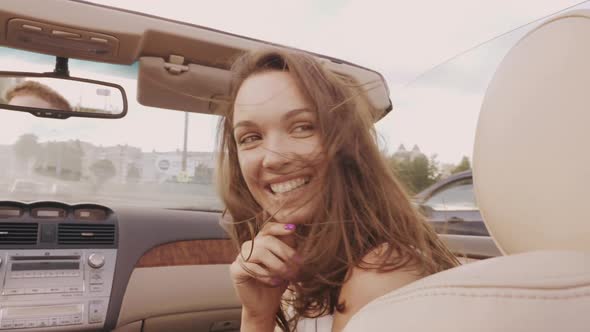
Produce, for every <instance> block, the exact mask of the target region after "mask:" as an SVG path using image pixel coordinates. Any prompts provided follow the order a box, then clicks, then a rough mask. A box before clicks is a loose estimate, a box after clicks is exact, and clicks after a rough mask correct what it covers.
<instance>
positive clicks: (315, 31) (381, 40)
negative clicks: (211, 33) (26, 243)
mask: <svg viewBox="0 0 590 332" xmlns="http://www.w3.org/2000/svg"><path fill="white" fill-rule="evenodd" d="M93 2H97V3H101V4H105V5H110V6H114V7H120V8H125V9H130V10H135V11H140V12H145V13H148V14H152V15H156V16H162V17H166V18H172V19H175V20H179V21H184V22H188V23H192V24H198V25H202V26H207V27H211V28H215V29H219V30H223V31H227V32H232V33H236V34H239V35H243V36H248V37H253V38H258V39H262V40H265V41H270V42H275V43H279V44H283V45H287V46H292V47H296V48H300V49H303V50H307V51H312V52H316V53H320V54H324V55H328V56H332V57H336V58H341V59H344V60H347V61H351V62H353V63H356V64H359V65H362V66H365V67H368V68H371V69H374V70H377V71H379V72H380V73H382V74H383V75H384V77H385V79H386V81H387V83H388V85H389V88H390V91H391V96H390V97H391V100H392V101H393V104H394V111H393V112H392V113H391V114H390V115H388V116H387V117H386V118H385V119H383V120H381V121H380V122H379V123H378V124H377V129H378V133H379V135H380V136H381V138H382V142H383V143H382V144H383V146H384V148H385V149H386V150H387V151H388V152H393V151H395V150H396V148H397V147H398V146H399V144H404V145H405V146H406V147H407V148H411V147H412V146H413V145H414V144H417V145H419V146H420V148H421V149H422V150H423V152H425V153H426V154H428V155H433V154H437V155H438V159H439V160H440V161H442V162H455V163H456V162H459V160H460V158H461V157H462V156H463V155H467V156H470V155H471V146H472V144H473V135H474V129H475V124H476V121H477V114H478V110H479V106H480V103H481V97H482V95H483V93H484V92H485V86H486V84H487V82H488V80H489V78H490V77H491V75H492V74H493V69H494V68H495V66H497V64H498V63H499V61H500V60H501V59H502V57H503V56H504V54H505V53H506V52H507V51H508V50H509V48H510V46H511V45H512V44H513V43H514V42H516V41H517V40H518V38H519V36H521V35H522V33H524V32H526V29H523V30H520V31H519V32H517V33H514V34H511V35H509V36H507V37H505V38H501V39H499V40H497V41H495V42H493V43H490V44H488V45H486V46H484V47H482V48H480V49H478V50H475V51H472V52H469V53H468V54H466V55H465V56H462V57H459V58H457V59H455V60H453V61H451V62H449V63H447V64H446V65H444V66H442V67H440V68H437V69H435V70H431V71H428V70H429V69H431V68H433V67H434V66H436V65H437V64H440V63H441V62H444V61H445V60H447V59H449V58H451V57H453V56H454V55H456V54H458V53H461V52H462V51H465V50H467V49H470V48H471V47H473V46H474V45H477V44H479V43H481V42H482V41H485V40H488V39H491V38H493V37H496V36H498V35H499V34H502V33H505V32H507V31H509V30H511V29H514V28H516V27H518V26H521V25H523V24H525V23H528V22H531V21H533V20H535V19H538V18H541V17H543V16H546V15H548V14H551V13H553V12H556V11H558V10H561V9H563V8H566V7H569V6H572V5H574V4H576V3H578V2H579V1H576V0H445V1H440V0H423V1H407V0H340V1H337V0H297V1H295V0H293V1H279V0H248V1H230V0H215V1H213V0H210V1H200V0H185V1H181V0H167V1H156V0H142V1H139V0H97V1H93ZM0 64H1V62H0ZM426 71H428V72H427V74H425V75H421V74H422V73H424V72H426ZM420 75H421V76H420ZM416 77H419V78H418V79H416ZM94 78H96V77H94ZM128 96H130V97H131V98H133V97H134V96H135V91H133V90H132V91H128ZM159 112H160V113H159ZM161 112H167V113H165V115H166V122H165V124H166V129H165V130H163V129H162V123H163V122H162V117H163V116H164V115H163V114H164V113H161ZM172 113H173V114H172ZM15 114H17V115H15ZM15 114H13V115H11V116H9V117H10V118H11V119H12V120H10V121H14V123H16V122H18V121H19V120H18V119H17V118H18V116H20V117H21V118H22V114H18V113H15ZM3 116H4V118H3V119H2V121H3V122H5V121H7V120H9V119H8V117H7V116H6V115H3ZM29 120H30V119H29ZM70 120H72V121H70ZM182 120H183V115H182V113H181V112H170V111H157V110H151V111H150V110H149V109H145V108H144V109H141V110H138V111H136V112H135V113H133V112H130V113H129V114H128V116H127V117H126V118H125V119H122V120H104V123H103V124H101V128H100V130H99V131H97V129H96V128H92V125H91V124H92V123H91V122H88V120H86V119H69V120H67V121H68V122H67V123H63V122H62V123H56V122H53V123H52V125H51V126H47V122H46V121H45V120H39V121H37V122H35V123H33V124H31V123H28V124H20V122H19V124H15V125H14V126H12V128H11V129H12V130H5V131H4V133H0V144H3V143H7V142H8V141H9V140H10V138H9V137H10V136H11V135H12V137H13V138H12V140H14V139H15V138H14V137H15V136H14V135H15V133H16V132H17V131H18V130H17V129H15V128H21V127H22V126H28V128H34V130H35V131H36V132H37V131H38V132H40V133H42V135H41V136H42V139H62V138H64V137H65V136H64V135H69V137H72V136H75V137H76V138H80V139H83V140H94V141H100V142H101V144H112V143H113V142H119V143H121V144H130V145H134V146H140V147H141V148H142V149H143V150H147V151H151V150H152V149H155V150H167V151H169V150H175V149H176V148H181V146H182V145H181V144H182V143H181V141H182V140H181V139H179V138H178V137H179V136H178V134H179V133H181V132H182V124H183V122H182ZM132 121H135V123H137V121H141V123H142V128H140V129H137V130H138V131H137V132H136V133H133V134H127V135H122V134H117V133H124V132H126V131H129V129H130V126H131V124H130V123H131V122H132ZM190 121H191V122H190V131H191V137H190V140H189V149H191V150H193V151H211V150H212V149H213V146H214V137H215V125H216V119H215V118H214V117H211V116H203V115H198V114H191V120H190ZM21 122H22V120H21ZM5 123H6V122H5ZM19 126H21V127H19ZM19 130H20V129H19ZM134 130H136V129H134ZM113 133H115V137H114V138H108V137H107V136H112V134H113ZM154 133H158V134H159V135H160V136H161V137H159V138H158V139H156V138H155V136H156V135H155V134H154ZM99 136H100V137H99ZM8 143H10V142H8Z"/></svg>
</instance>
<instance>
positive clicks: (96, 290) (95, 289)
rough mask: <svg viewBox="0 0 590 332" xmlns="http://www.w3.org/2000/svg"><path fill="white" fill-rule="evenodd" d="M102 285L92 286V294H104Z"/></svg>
mask: <svg viewBox="0 0 590 332" xmlns="http://www.w3.org/2000/svg"><path fill="white" fill-rule="evenodd" d="M102 289H103V287H102V285H90V292H92V293H99V292H102Z"/></svg>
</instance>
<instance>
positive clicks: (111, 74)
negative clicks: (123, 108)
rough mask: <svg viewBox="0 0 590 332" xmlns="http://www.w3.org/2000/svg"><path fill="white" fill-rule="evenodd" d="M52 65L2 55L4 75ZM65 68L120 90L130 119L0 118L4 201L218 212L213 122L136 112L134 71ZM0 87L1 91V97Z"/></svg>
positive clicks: (7, 52)
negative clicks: (112, 205)
mask: <svg viewBox="0 0 590 332" xmlns="http://www.w3.org/2000/svg"><path fill="white" fill-rule="evenodd" d="M54 65H55V57H52V56H48V55H42V54H34V53H29V52H24V51H18V50H12V49H7V48H2V49H0V66H1V68H2V69H3V70H15V69H18V70H19V71H29V72H48V71H52V70H53V68H54ZM69 67H70V75H71V76H74V77H84V78H92V79H96V80H103V81H108V82H112V83H116V84H120V85H121V86H123V87H124V89H125V91H126V93H127V96H128V97H129V112H128V114H127V116H126V117H124V118H122V119H118V120H100V119H89V118H69V119H67V120H54V119H44V118H37V117H34V116H32V115H30V114H27V113H21V112H0V121H1V122H2V123H3V124H4V126H3V130H2V131H1V132H0V160H1V163H2V165H3V172H1V173H0V182H1V183H2V185H0V188H2V189H3V192H2V193H1V195H2V196H4V197H6V198H8V199H20V200H25V201H30V200H41V199H50V200H63V201H66V202H100V203H104V204H123V205H140V206H152V207H168V208H198V209H202V210H219V209H221V205H220V203H219V199H218V198H217V195H216V191H215V188H214V186H213V170H214V168H215V166H214V162H215V157H214V153H213V151H214V146H215V128H216V125H217V121H218V118H217V117H216V116H212V115H202V114H197V113H190V114H189V113H185V112H178V111H171V110H164V109H158V108H153V107H146V106H142V105H140V104H139V103H138V102H137V101H136V100H135V96H136V94H137V93H136V85H137V82H136V78H137V68H138V66H137V65H133V66H120V65H110V64H97V63H92V62H87V61H79V60H70V64H69ZM5 88H6V87H0V90H2V91H0V93H1V94H2V95H4V93H5V92H6V91H5V90H6V89H5ZM185 125H186V129H187V130H186V133H187V135H186V143H187V144H186V145H187V148H186V153H185V152H184V139H185Z"/></svg>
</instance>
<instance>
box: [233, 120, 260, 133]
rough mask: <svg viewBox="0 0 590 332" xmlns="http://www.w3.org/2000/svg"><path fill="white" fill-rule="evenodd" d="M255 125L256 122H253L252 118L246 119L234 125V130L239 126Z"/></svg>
mask: <svg viewBox="0 0 590 332" xmlns="http://www.w3.org/2000/svg"><path fill="white" fill-rule="evenodd" d="M255 126H256V124H255V123H254V122H252V121H250V120H244V121H240V122H238V123H236V124H235V125H234V131H235V130H236V129H238V128H239V127H255Z"/></svg>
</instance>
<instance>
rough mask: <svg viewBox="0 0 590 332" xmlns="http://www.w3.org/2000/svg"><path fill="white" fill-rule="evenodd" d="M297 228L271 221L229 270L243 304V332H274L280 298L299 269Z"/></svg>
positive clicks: (292, 225)
mask: <svg viewBox="0 0 590 332" xmlns="http://www.w3.org/2000/svg"><path fill="white" fill-rule="evenodd" d="M294 232H295V225H294V224H280V223H276V222H268V223H266V224H265V225H264V227H263V228H262V230H261V231H260V232H259V233H258V234H257V235H256V237H255V238H254V240H253V241H246V242H244V244H242V248H241V252H240V253H239V254H238V257H237V258H236V260H235V261H234V262H233V263H232V265H231V267H230V273H231V278H232V281H233V284H234V288H235V289H236V292H237V294H238V297H239V299H240V301H241V302H242V306H243V307H242V330H241V331H247V330H253V331H263V330H268V331H272V330H273V329H274V326H275V323H274V322H275V315H276V313H277V311H278V309H279V305H280V301H281V296H282V295H283V293H284V292H285V290H286V288H287V285H288V284H289V281H290V280H294V278H295V277H296V275H297V271H298V269H299V265H298V261H299V260H298V257H297V256H296V252H295V249H294V248H293V247H294V245H295V242H294V236H293V234H294Z"/></svg>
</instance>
